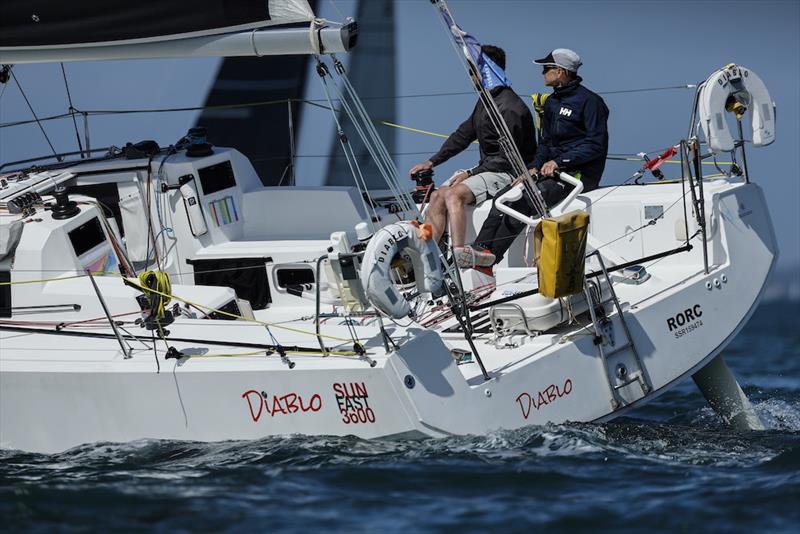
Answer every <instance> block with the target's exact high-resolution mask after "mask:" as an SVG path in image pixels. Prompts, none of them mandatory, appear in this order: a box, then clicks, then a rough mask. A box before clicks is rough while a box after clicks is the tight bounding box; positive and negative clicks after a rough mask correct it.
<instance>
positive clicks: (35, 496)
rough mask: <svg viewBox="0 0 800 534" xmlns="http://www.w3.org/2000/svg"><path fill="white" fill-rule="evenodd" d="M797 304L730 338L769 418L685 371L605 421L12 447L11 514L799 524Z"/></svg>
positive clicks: (220, 523) (76, 525) (115, 520)
mask: <svg viewBox="0 0 800 534" xmlns="http://www.w3.org/2000/svg"><path fill="white" fill-rule="evenodd" d="M799 317H800V303H798V302H797V301H787V300H776V301H771V302H768V303H765V304H762V305H761V307H760V308H759V309H758V310H757V312H756V314H755V315H754V317H753V318H752V319H751V321H750V322H749V323H748V325H747V326H746V328H745V329H744V331H743V332H742V333H741V334H740V335H739V336H738V337H737V338H736V339H735V340H734V341H733V342H732V343H731V345H730V346H729V347H728V348H727V349H726V350H725V352H724V355H725V358H726V360H727V362H728V364H729V365H730V367H731V368H732V369H733V370H734V372H735V373H736V374H737V376H738V377H739V379H740V382H741V383H742V384H743V386H744V389H745V391H746V393H747V394H748V395H749V396H750V398H751V399H752V400H753V402H754V405H755V408H756V411H757V412H758V414H759V415H760V417H761V418H762V420H763V421H764V422H765V424H766V426H767V428H768V430H766V431H764V432H746V433H737V432H734V431H731V430H729V429H727V428H725V427H723V426H722V425H721V424H720V423H719V421H718V420H717V418H716V417H715V416H714V414H713V413H712V412H711V410H710V409H709V408H708V407H707V405H706V404H705V402H704V400H703V399H702V397H701V396H700V394H699V393H698V392H697V389H696V388H695V387H694V384H693V383H692V382H691V381H688V382H686V383H683V384H681V385H680V386H678V387H676V388H675V389H673V390H672V391H670V392H668V393H667V394H665V395H663V396H662V397H660V398H659V399H657V400H656V401H654V402H653V403H651V404H649V405H648V406H646V407H644V408H641V409H639V410H638V411H636V412H634V413H633V415H632V417H629V418H625V419H620V420H616V421H613V422H610V423H606V424H568V425H548V426H542V427H528V428H524V429H520V430H516V431H508V432H497V433H493V434H490V435H486V436H470V437H456V438H449V439H427V440H421V441H365V440H360V439H357V438H353V437H343V438H338V437H283V438H268V439H263V440H260V441H250V442H225V443H211V444H203V443H194V442H192V443H189V442H175V441H139V442H134V443H127V444H102V443H101V444H91V445H85V446H82V447H78V448H76V449H73V450H70V451H67V452H64V453H61V454H54V455H42V454H31V453H24V452H19V451H9V450H4V451H0V529H2V531H4V532H11V531H17V530H33V531H41V532H52V531H54V530H59V531H88V530H93V531H101V532H109V531H130V530H156V531H169V532H175V531H231V532H244V531H248V532H272V531H282V532H301V533H303V534H309V533H310V532H317V531H324V532H336V531H341V532H403V533H410V532H414V533H416V532H457V531H480V532H487V531H488V532H495V533H499V532H534V531H539V530H547V531H555V532H598V531H614V532H617V533H619V532H642V531H662V532H675V531H685V532H798V530H800V327H799V326H800V320H799V319H798V318H799Z"/></svg>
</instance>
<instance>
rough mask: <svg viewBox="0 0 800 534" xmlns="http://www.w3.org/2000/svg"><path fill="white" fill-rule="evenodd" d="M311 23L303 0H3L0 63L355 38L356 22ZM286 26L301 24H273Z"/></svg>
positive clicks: (276, 50) (195, 52) (267, 47)
mask: <svg viewBox="0 0 800 534" xmlns="http://www.w3.org/2000/svg"><path fill="white" fill-rule="evenodd" d="M314 21H315V16H314V12H313V10H312V9H311V7H310V6H309V5H308V2H307V0H245V1H237V2H232V1H230V0H193V1H192V2H184V1H177V0H164V1H160V2H144V3H138V4H136V3H134V4H132V3H130V2H125V1H123V0H102V1H100V0H86V1H83V2H80V4H79V5H76V4H74V3H70V2H56V1H52V0H51V1H42V2H31V1H22V0H4V1H3V2H0V62H2V63H34V62H44V61H73V60H93V59H130V58H153V57H185V56H247V55H249V56H259V55H273V54H310V53H320V52H322V53H325V52H342V51H345V50H347V49H349V48H350V47H351V46H352V45H353V44H354V40H355V39H354V32H355V27H354V26H353V27H351V26H349V25H348V26H344V27H325V28H320V27H313V26H315V25H316V23H314ZM290 24H302V25H303V27H292V28H272V27H275V26H285V25H290ZM266 28H272V29H271V30H265V29H266Z"/></svg>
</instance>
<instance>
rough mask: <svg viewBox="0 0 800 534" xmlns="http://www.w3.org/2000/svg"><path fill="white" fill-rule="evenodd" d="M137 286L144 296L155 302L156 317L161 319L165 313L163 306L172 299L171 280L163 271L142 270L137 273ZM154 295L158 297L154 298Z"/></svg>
mask: <svg viewBox="0 0 800 534" xmlns="http://www.w3.org/2000/svg"><path fill="white" fill-rule="evenodd" d="M139 286H140V289H141V290H142V293H144V296H146V297H147V298H148V300H150V302H151V303H153V302H155V306H153V308H154V310H153V311H154V312H155V314H156V317H158V318H159V319H163V318H164V316H165V315H166V310H165V307H166V305H167V304H169V301H170V300H172V297H171V295H172V282H171V281H170V279H169V275H168V274H167V273H165V272H164V271H144V272H142V273H139ZM154 295H156V296H157V297H158V298H154Z"/></svg>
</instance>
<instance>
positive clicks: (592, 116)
mask: <svg viewBox="0 0 800 534" xmlns="http://www.w3.org/2000/svg"><path fill="white" fill-rule="evenodd" d="M580 82H581V78H580V77H578V79H577V80H575V81H573V82H571V83H569V84H568V85H565V86H564V87H559V88H556V90H555V91H554V92H553V94H551V95H550V97H549V98H548V99H547V100H546V101H545V103H544V116H543V117H542V137H541V140H540V143H539V147H538V149H537V150H536V156H535V157H534V159H533V166H534V167H536V168H537V169H541V168H542V165H544V164H545V163H546V162H548V161H550V160H553V161H555V162H556V163H557V164H558V166H559V167H560V168H562V169H563V170H564V171H565V172H567V173H569V174H573V173H575V172H580V173H581V181H582V182H583V187H584V191H591V190H592V189H596V188H597V186H598V185H599V184H600V177H601V176H602V175H603V169H604V168H605V166H606V156H607V155H608V108H607V107H606V104H605V102H603V99H602V98H600V96H599V95H597V94H595V93H593V92H591V91H590V90H588V89H587V88H585V87H584V86H582V85H581V84H580Z"/></svg>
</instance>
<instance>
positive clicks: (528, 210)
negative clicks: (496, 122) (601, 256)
mask: <svg viewBox="0 0 800 534" xmlns="http://www.w3.org/2000/svg"><path fill="white" fill-rule="evenodd" d="M534 63H536V64H539V65H542V74H543V75H544V83H545V85H547V86H549V87H553V88H554V92H553V93H552V94H551V95H550V96H549V97H548V98H547V100H546V101H545V104H544V114H543V116H542V131H541V134H542V135H541V139H540V143H539V147H538V148H537V150H536V155H535V156H534V158H533V167H532V168H531V169H530V173H531V175H532V176H536V175H538V176H539V179H538V181H537V185H538V187H539V190H540V191H541V192H542V196H543V197H544V200H545V202H546V203H547V205H548V206H550V207H552V206H554V205H555V204H557V203H558V202H560V201H562V200H564V198H566V197H567V195H568V194H569V188H568V186H567V185H566V184H564V183H563V182H561V181H559V180H558V179H557V178H556V177H555V176H556V171H557V170H558V171H559V172H566V173H567V174H571V175H573V176H575V177H576V178H578V179H580V180H581V181H582V182H583V190H584V191H587V192H588V191H591V190H593V189H596V188H597V187H598V185H599V184H600V177H601V176H602V174H603V169H604V168H605V165H606V156H607V155H608V126H607V123H608V107H606V104H605V102H603V99H602V98H601V97H600V96H599V95H597V94H596V93H593V92H592V91H590V90H588V89H587V88H585V87H584V86H583V85H581V81H583V80H582V78H581V77H580V76H578V68H579V67H580V66H581V64H582V63H581V59H580V56H578V54H576V53H575V52H573V51H572V50H568V49H566V48H557V49H555V50H553V51H552V52H550V53H549V54H548V55H547V56H546V57H543V58H542V59H536V60H534ZM521 179H522V178H521V177H520V178H518V179H517V180H516V181H515V184H516V183H519V181H520V180H521ZM509 187H512V186H509ZM507 190H508V188H506V189H505V190H503V191H499V192H498V193H497V195H496V196H500V195H502V194H503V193H505V191H507ZM511 206H512V207H513V208H514V209H516V210H517V211H519V212H521V213H525V214H527V215H537V216H538V215H539V214H538V212H537V210H536V209H535V208H534V207H533V206H532V205H531V204H530V203H529V202H528V199H527V198H522V199H521V200H519V201H517V202H516V203H513V204H511ZM524 227H525V224H524V223H522V222H520V221H517V220H516V219H514V218H512V217H510V216H508V215H505V214H503V213H501V212H500V211H498V210H497V208H496V207H493V208H492V211H491V212H489V216H488V217H487V219H486V222H485V223H484V225H483V227H482V228H481V231H480V233H479V234H478V237H477V238H476V240H475V250H476V255H477V258H476V264H477V265H478V266H480V262H479V261H477V260H481V259H482V260H483V261H484V263H488V261H486V260H485V256H492V255H494V261H495V263H496V262H497V261H500V259H502V257H503V255H504V254H505V253H506V251H507V250H508V249H509V247H510V246H511V244H512V243H513V242H514V239H515V238H516V237H517V235H519V233H520V232H521V231H522V229H523V228H524Z"/></svg>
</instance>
